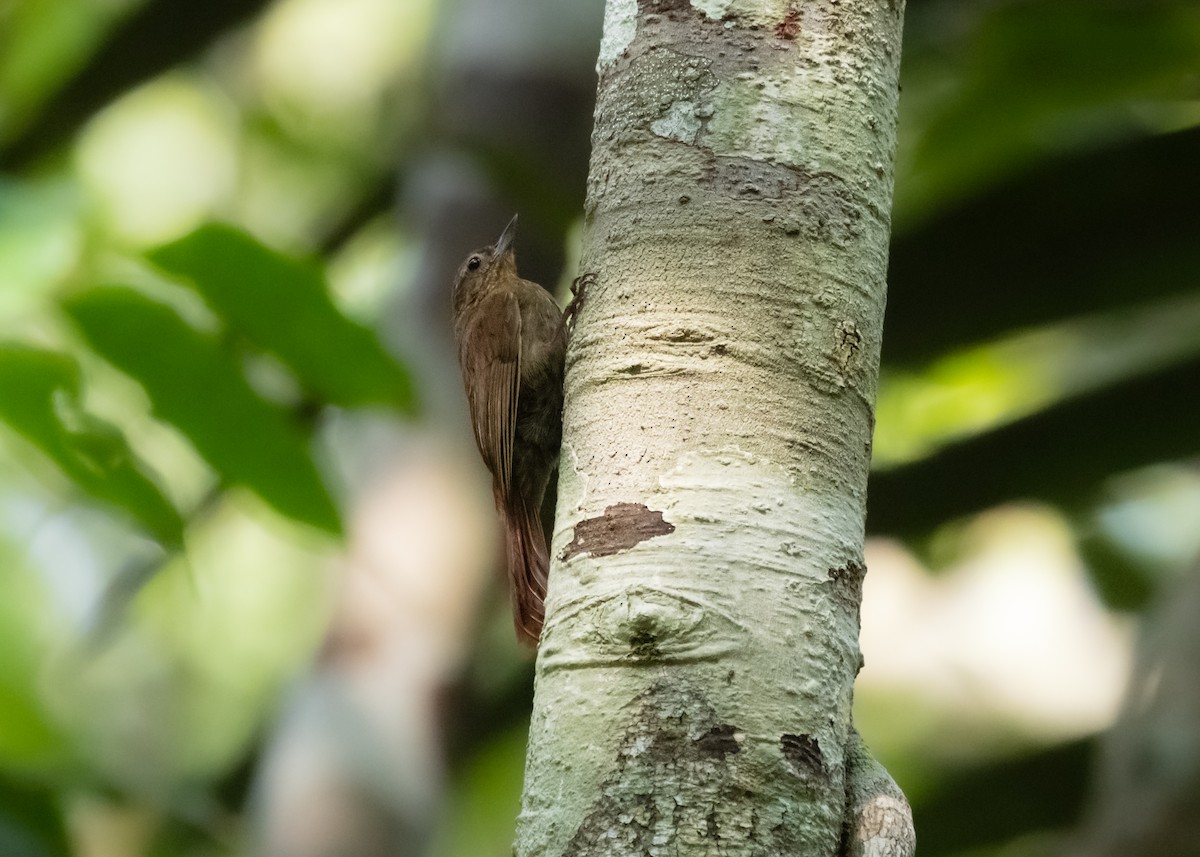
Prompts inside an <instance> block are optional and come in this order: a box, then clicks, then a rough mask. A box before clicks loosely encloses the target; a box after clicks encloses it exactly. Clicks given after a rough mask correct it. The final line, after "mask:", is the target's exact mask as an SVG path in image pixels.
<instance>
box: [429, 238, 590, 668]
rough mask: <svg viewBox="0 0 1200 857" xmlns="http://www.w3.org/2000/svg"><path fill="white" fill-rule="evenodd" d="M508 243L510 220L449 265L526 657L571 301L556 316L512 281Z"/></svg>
mask: <svg viewBox="0 0 1200 857" xmlns="http://www.w3.org/2000/svg"><path fill="white" fill-rule="evenodd" d="M516 234H517V216H516V215H513V218H512V220H510V221H509V222H508V225H507V226H506V227H505V228H504V231H503V232H502V233H501V234H500V237H499V238H498V239H497V240H496V243H495V244H491V245H489V246H487V247H483V248H480V249H478V250H475V251H473V252H472V253H471V254H470V255H469V256H467V258H466V259H464V260H463V262H462V264H461V265H460V266H459V268H458V271H457V273H456V274H455V278H454V294H453V306H454V309H453V318H454V339H455V344H456V346H457V349H458V362H459V366H460V368H461V369H462V378H463V386H464V388H465V389H466V394H467V405H468V408H469V411H470V417H471V427H472V429H473V431H474V434H475V444H476V446H478V447H479V453H480V455H481V456H482V457H483V461H484V464H486V465H487V468H488V470H489V471H491V474H492V495H493V498H494V499H495V502H496V510H497V512H498V513H499V515H500V519H501V523H502V524H503V526H504V535H505V543H506V555H507V566H508V579H509V590H510V595H511V598H512V608H513V621H514V624H515V625H516V631H517V637H518V639H519V640H521V641H522V642H524V643H527V644H529V645H531V646H533V647H535V648H536V647H537V644H538V641H539V639H540V637H541V631H542V624H543V622H544V620H545V606H544V605H545V597H546V583H547V580H548V574H549V566H550V555H549V551H548V549H547V547H546V536H545V533H544V531H543V529H542V520H541V508H542V499H543V497H544V496H545V493H546V488H547V486H548V484H549V482H550V477H551V475H552V474H553V472H554V470H555V468H556V467H557V465H558V452H559V445H560V443H561V441H562V408H563V371H564V362H565V359H566V349H567V327H568V320H569V319H573V318H574V315H575V313H576V312H577V309H578V307H577V301H573V302H572V305H571V307H569V308H568V310H567V311H566V312H565V313H564V311H563V310H561V309H560V308H559V306H558V303H557V302H556V301H555V300H554V298H553V297H552V296H551V295H550V293H549V292H548V291H546V290H545V289H544V288H542V287H541V286H540V285H538V284H537V283H534V282H532V281H530V280H524V279H522V278H521V276H520V275H519V274H518V273H517V260H516V254H515V251H514V247H513V242H514V239H515V238H516ZM573 291H575V290H574V288H573ZM580 293H581V292H577V293H576V296H577V298H578V295H579V294H580Z"/></svg>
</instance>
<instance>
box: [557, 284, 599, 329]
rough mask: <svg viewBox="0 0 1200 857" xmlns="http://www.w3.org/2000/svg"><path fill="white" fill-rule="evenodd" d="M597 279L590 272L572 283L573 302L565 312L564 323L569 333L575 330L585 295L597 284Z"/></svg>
mask: <svg viewBox="0 0 1200 857" xmlns="http://www.w3.org/2000/svg"><path fill="white" fill-rule="evenodd" d="M597 279H598V278H597V276H596V274H595V273H593V272H589V273H586V274H581V275H579V276H578V277H576V278H575V279H574V280H573V281H572V282H571V302H570V303H569V304H567V308H566V309H565V310H564V311H563V323H564V324H565V325H566V326H567V330H568V331H571V330H574V329H575V320H576V319H577V318H578V317H579V311H580V310H582V309H583V301H584V295H585V294H586V293H587V290H588V289H589V288H590V287H592V286H594V285H595V284H596V280H597Z"/></svg>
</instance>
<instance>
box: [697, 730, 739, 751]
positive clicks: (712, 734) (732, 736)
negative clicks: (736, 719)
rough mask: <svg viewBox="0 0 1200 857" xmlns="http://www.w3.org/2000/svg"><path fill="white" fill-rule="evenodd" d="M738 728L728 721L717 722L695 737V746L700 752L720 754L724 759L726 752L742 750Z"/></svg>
mask: <svg viewBox="0 0 1200 857" xmlns="http://www.w3.org/2000/svg"><path fill="white" fill-rule="evenodd" d="M737 732H738V729H737V727H736V726H732V725H730V724H728V723H719V724H717V725H716V726H714V727H713V728H712V729H709V730H708V731H707V732H705V733H704V734H703V735H701V736H700V737H699V738H697V739H696V746H697V747H698V748H699V749H700V752H702V753H708V754H709V755H712V756H720V757H721V759H722V760H724V759H725V754H726V753H740V752H742V744H741V742H740V741H739V740H738V736H737Z"/></svg>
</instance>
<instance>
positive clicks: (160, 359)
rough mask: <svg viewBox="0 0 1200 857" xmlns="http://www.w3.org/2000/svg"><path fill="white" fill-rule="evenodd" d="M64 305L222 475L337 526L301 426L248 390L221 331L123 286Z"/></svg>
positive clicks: (288, 509)
mask: <svg viewBox="0 0 1200 857" xmlns="http://www.w3.org/2000/svg"><path fill="white" fill-rule="evenodd" d="M64 308H65V309H66V311H67V313H68V314H69V315H70V316H71V318H73V319H74V320H75V322H76V323H77V324H78V325H79V327H80V329H81V330H82V331H83V333H84V335H85V336H86V337H87V339H88V341H89V342H90V343H91V344H92V346H93V347H94V348H95V349H96V350H97V351H98V352H99V353H100V354H101V355H103V356H104V357H105V358H106V359H107V360H109V361H110V362H111V363H113V364H114V365H115V366H117V367H118V368H119V369H121V370H122V371H124V372H126V373H128V374H129V375H132V376H133V377H134V378H136V379H137V380H138V381H140V382H141V384H142V386H143V387H145V388H146V392H147V394H148V395H149V396H150V400H151V402H152V404H153V407H154V413H155V415H157V416H158V417H159V418H161V419H163V420H165V421H166V422H169V423H171V424H172V425H174V426H176V427H177V428H178V429H179V430H180V431H182V432H183V433H184V434H185V435H187V436H188V438H189V439H190V440H191V441H192V443H193V444H194V445H195V447H196V449H197V451H198V452H199V453H200V454H201V455H202V456H203V457H204V458H205V459H206V460H207V461H208V462H209V464H211V465H212V466H213V468H214V469H216V470H217V472H218V473H220V474H221V475H222V477H224V478H225V479H226V480H227V481H229V482H231V483H235V484H239V485H244V486H246V487H248V488H250V489H252V490H254V491H255V492H257V493H258V494H259V496H261V497H262V498H263V499H264V500H266V501H267V502H268V503H270V504H271V505H272V506H274V507H275V508H276V509H277V510H278V511H280V512H282V513H283V514H285V515H288V516H290V517H292V518H295V519H296V520H299V521H304V522H306V523H309V524H312V525H314V526H317V527H320V528H321V529H324V530H328V531H331V532H339V531H340V524H339V520H338V514H337V510H336V509H335V507H334V504H333V501H332V499H331V498H330V496H329V493H328V491H327V490H326V488H325V485H324V484H323V483H322V481H321V478H320V476H319V474H318V472H317V468H316V465H315V464H314V463H313V460H312V457H311V455H310V453H309V446H308V443H309V439H308V438H307V437H306V435H305V432H304V431H303V430H302V429H301V428H300V426H299V425H297V424H296V423H295V422H294V421H293V419H292V417H291V415H290V414H289V413H288V412H287V411H285V410H284V409H282V408H280V407H279V406H277V405H274V404H272V403H270V402H268V401H266V400H265V399H263V398H262V397H260V396H259V395H258V394H257V393H256V392H255V391H254V390H253V389H252V388H251V386H250V384H249V383H248V382H247V380H246V377H245V375H244V374H243V372H242V371H241V367H240V366H239V364H238V362H237V361H236V359H235V358H234V356H233V355H232V354H231V353H230V352H229V351H228V350H226V349H225V348H223V347H222V345H221V343H220V342H219V341H218V340H217V339H216V338H215V337H213V336H211V335H209V334H205V333H201V332H200V331H198V330H196V329H195V328H193V327H192V326H190V325H189V324H188V323H187V322H185V321H184V320H183V319H182V318H180V316H179V315H178V314H177V313H176V312H175V311H174V310H173V309H171V308H169V307H167V306H165V305H164V304H161V303H158V302H156V301H153V300H151V299H149V298H147V297H146V296H144V295H142V294H140V293H139V292H137V291H134V290H133V289H129V288H125V287H121V286H108V287H102V288H94V289H90V290H88V291H86V292H83V293H82V294H79V295H77V296H75V297H72V298H70V299H68V300H67V301H66V302H65V304H64Z"/></svg>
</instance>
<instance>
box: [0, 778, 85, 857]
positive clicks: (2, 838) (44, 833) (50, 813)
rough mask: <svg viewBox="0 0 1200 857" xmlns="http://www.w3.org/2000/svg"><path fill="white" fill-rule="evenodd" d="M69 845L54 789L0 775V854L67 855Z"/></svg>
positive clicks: (34, 856) (29, 855)
mask: <svg viewBox="0 0 1200 857" xmlns="http://www.w3.org/2000/svg"><path fill="white" fill-rule="evenodd" d="M70 853H71V847H70V844H69V842H68V838H67V831H66V825H65V824H64V823H63V817H62V812H61V808H60V806H59V800H58V797H57V795H56V794H55V793H54V791H53V790H51V789H49V788H47V787H45V786H41V785H36V784H33V783H25V782H21V781H19V780H16V779H11V778H8V777H0V854H4V855H10V854H11V855H14V857H15V855H18V854H19V855H21V857H67V855H69V854H70Z"/></svg>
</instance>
